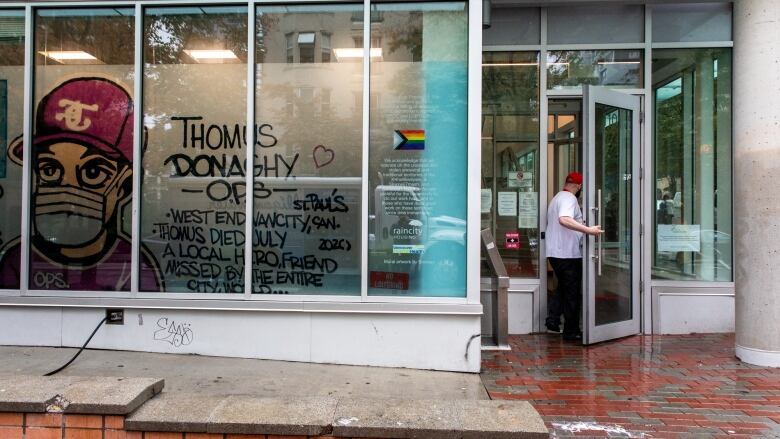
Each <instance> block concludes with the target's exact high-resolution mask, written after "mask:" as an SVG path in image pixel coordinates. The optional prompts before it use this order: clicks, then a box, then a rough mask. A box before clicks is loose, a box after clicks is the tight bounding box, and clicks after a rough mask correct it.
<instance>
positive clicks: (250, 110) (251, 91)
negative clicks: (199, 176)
mask: <svg viewBox="0 0 780 439" xmlns="http://www.w3.org/2000/svg"><path fill="white" fill-rule="evenodd" d="M256 12H257V11H256V10H255V2H254V1H250V2H249V5H248V7H247V14H246V15H247V48H248V50H247V54H246V127H247V129H246V133H247V136H246V150H245V151H244V154H245V158H246V169H250V170H251V171H249V172H247V173H246V189H245V191H246V196H245V197H244V203H245V205H244V213H245V214H246V222H245V223H244V236H245V239H244V298H246V299H251V298H252V288H253V287H252V278H253V277H254V276H253V273H252V269H253V264H252V262H254V261H252V255H253V252H252V250H253V249H252V242H253V239H252V233H253V230H252V228H253V227H254V224H255V222H254V213H255V203H254V201H255V182H254V179H255V173H254V169H255V148H256V147H257V145H255V136H256V135H257V130H255V129H254V126H255V96H256V95H257V86H256V84H255V81H256V75H255V24H256V22H257V21H256V20H257V16H256V15H255V14H256ZM250 127H252V128H251V129H250Z"/></svg>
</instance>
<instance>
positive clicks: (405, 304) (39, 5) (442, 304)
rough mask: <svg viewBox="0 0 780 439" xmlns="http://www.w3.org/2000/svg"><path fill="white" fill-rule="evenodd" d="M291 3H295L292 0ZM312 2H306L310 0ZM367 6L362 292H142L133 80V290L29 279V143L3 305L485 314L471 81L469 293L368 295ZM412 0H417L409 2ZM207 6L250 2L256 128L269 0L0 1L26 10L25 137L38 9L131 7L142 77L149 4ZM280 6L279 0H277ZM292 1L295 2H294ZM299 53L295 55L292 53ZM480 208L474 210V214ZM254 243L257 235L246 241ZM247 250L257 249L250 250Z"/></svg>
mask: <svg viewBox="0 0 780 439" xmlns="http://www.w3.org/2000/svg"><path fill="white" fill-rule="evenodd" d="M313 2H316V3H321V4H326V5H327V4H338V2H333V1H321V0H314V1H313ZM463 2H464V4H465V13H466V14H467V19H468V23H469V24H468V78H469V84H471V83H472V82H473V81H474V80H476V78H478V77H479V76H478V75H479V74H480V66H479V60H480V59H481V30H482V29H481V26H479V23H481V13H482V10H481V3H480V2H477V1H475V0H471V1H468V0H463ZM291 3H293V2H291ZM307 3H308V2H307ZM354 3H356V4H362V6H363V23H362V28H363V42H364V44H363V51H364V57H363V91H364V93H363V99H362V111H363V113H362V114H363V116H362V119H363V127H362V128H363V142H362V155H363V163H362V165H363V166H362V176H361V180H362V183H361V192H362V196H361V224H362V225H363V231H362V234H361V273H362V276H361V294H360V296H345V295H323V296H320V295H284V296H281V295H263V294H251V279H250V278H251V277H247V279H245V283H244V284H245V285H244V293H243V294H221V293H216V294H213V293H165V292H160V293H148V292H141V291H139V263H140V260H139V259H140V249H141V245H140V205H141V200H140V195H141V178H139V177H140V176H141V175H142V173H143V169H142V160H141V148H140V139H141V135H140V133H141V131H142V119H143V117H142V115H143V102H142V100H143V81H142V80H136V81H134V100H133V102H134V114H135V115H136V117H135V120H134V133H135V136H134V139H133V141H134V152H133V154H134V156H133V158H134V162H133V174H134V178H133V196H132V201H131V204H132V262H131V289H130V291H128V292H111V291H48V290H34V289H30V285H29V251H30V242H29V238H30V215H29V208H30V198H31V197H30V193H29V190H30V182H31V170H30V163H31V159H30V149H29V148H25V149H24V165H23V169H22V174H23V185H22V186H23V187H22V213H21V216H22V230H21V237H20V238H21V241H22V246H21V253H22V263H21V269H20V288H19V289H18V290H16V289H10V290H0V305H7V304H14V305H25V304H26V305H47V306H86V307H90V306H94V307H105V306H109V305H110V306H125V307H129V308H171V309H187V308H195V309H252V310H267V311H299V312H301V311H311V312H361V313H364V312H368V313H411V314H417V313H422V314H467V315H477V314H481V312H482V311H481V310H482V306H481V304H480V292H479V245H480V241H479V216H478V215H479V210H478V206H479V204H478V203H479V172H478V171H479V166H480V155H479V154H480V151H479V136H480V134H479V115H480V103H479V95H480V89H479V87H473V86H471V85H469V89H468V109H467V110H468V129H467V132H468V140H467V154H468V160H469V164H468V170H469V172H468V176H467V177H465V178H467V187H468V192H469V194H468V204H467V239H466V241H467V245H466V250H465V251H466V285H465V293H464V296H463V297H433V296H431V297H424V296H423V297H417V296H409V297H387V296H368V295H367V290H368V282H369V276H368V272H367V259H368V227H367V223H368V211H367V209H368V177H367V171H368V151H369V145H368V119H369V118H368V111H369V106H370V97H369V92H368V85H369V80H370V70H369V66H370V58H369V50H370V48H369V47H366V44H365V42H367V41H368V42H369V44H370V41H371V39H370V38H369V37H370V31H371V23H372V20H371V18H372V15H371V7H370V5H371V3H370V2H369V0H363V1H362V2H360V1H357V2H354ZM410 3H414V1H411V2H410ZM198 4H203V5H210V6H213V5H226V6H227V5H229V6H246V7H247V22H248V35H247V47H248V59H247V84H251V86H248V87H247V121H246V123H247V126H252V125H253V124H254V123H255V122H254V119H255V80H256V78H255V69H256V61H255V44H256V39H255V24H256V9H257V7H258V6H260V5H266V4H274V3H271V2H265V1H254V0H250V1H246V0H245V1H235V0H233V1H229V0H212V1H210V2H205V1H200V0H169V1H162V0H137V1H121V2H111V1H106V0H98V1H73V2H63V1H56V2H53V1H40V2H15V3H7V4H4V5H2V6H1V7H0V9H3V10H6V9H8V10H23V11H24V15H25V25H24V26H25V27H24V28H25V43H24V44H25V65H24V109H23V111H24V115H23V119H24V120H23V123H24V127H23V136H24V139H30V138H31V137H32V131H33V125H32V124H33V122H34V116H33V115H32V111H34V108H35V105H34V102H33V96H32V87H33V86H34V84H33V82H32V81H33V79H34V77H33V74H34V73H33V70H34V69H33V67H34V66H33V61H34V44H35V41H34V17H35V14H36V11H37V10H38V9H52V8H56V9H77V8H101V7H111V8H118V7H123V8H133V9H134V13H135V16H134V18H135V28H134V33H135V35H134V38H133V41H134V44H135V54H134V55H135V58H134V60H135V65H134V74H135V78H143V69H144V65H143V44H144V41H143V29H144V28H143V24H144V18H145V16H144V13H145V9H146V8H152V7H162V6H171V7H175V6H193V5H195V6H197V5H198ZM276 4H278V3H276ZM293 4H294V3H293ZM296 34H297V32H296V33H294V36H293V52H295V50H294V49H295V46H296V45H297V44H296V41H295V35H296ZM313 46H314V47H313V50H314V53H315V59H316V57H317V55H316V53H317V52H318V50H317V47H316V44H314V45H313ZM293 56H294V54H293ZM255 137H256V134H255V133H252V132H251V130H250V132H248V133H247V143H248V144H254V141H255ZM253 159H254V157H253V154H248V155H247V164H246V166H247V167H248V168H249V169H252V168H253V166H254V163H253V162H254V160H253ZM251 178H252V175H251V173H248V174H247V181H248V183H249V181H250V179H251ZM252 195H253V185H252V184H247V193H246V203H245V204H246V206H245V207H246V212H247V215H248V216H247V217H248V218H251V213H252V212H253V209H254V203H253V202H252V200H253V196H252ZM474 213H476V216H475V215H474ZM251 231H252V222H251V221H247V222H246V230H245V233H247V235H246V236H250V233H251ZM246 245H247V247H249V246H251V240H249V242H248V243H247V244H246ZM246 254H251V253H250V252H247V253H246ZM251 267H252V258H249V257H247V258H245V267H244V269H245V272H250V270H251Z"/></svg>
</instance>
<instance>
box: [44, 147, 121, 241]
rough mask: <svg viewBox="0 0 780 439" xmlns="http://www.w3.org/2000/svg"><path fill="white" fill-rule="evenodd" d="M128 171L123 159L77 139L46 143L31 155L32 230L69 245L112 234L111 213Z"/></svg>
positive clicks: (113, 220) (115, 208)
mask: <svg viewBox="0 0 780 439" xmlns="http://www.w3.org/2000/svg"><path fill="white" fill-rule="evenodd" d="M131 173H132V171H131V169H130V167H129V166H128V165H127V164H120V163H119V162H117V161H115V160H112V159H111V158H110V157H107V156H105V155H103V154H101V153H97V152H94V151H93V150H90V149H89V148H87V147H84V146H82V145H77V144H72V143H59V144H54V145H51V146H49V147H48V148H47V150H44V151H42V152H41V153H40V154H39V155H38V157H37V166H36V176H37V178H36V182H35V184H36V189H35V193H34V194H33V197H34V198H33V205H34V214H35V217H34V224H35V233H36V234H37V235H38V236H39V237H40V238H42V239H43V240H45V241H46V242H48V243H49V244H51V245H55V246H61V247H70V248H81V247H85V246H87V245H89V244H91V243H93V242H94V241H96V240H97V239H99V238H101V237H103V236H105V235H106V233H105V232H109V234H110V235H114V234H115V233H116V221H115V217H114V214H115V213H116V210H117V206H118V205H119V204H121V201H122V200H123V199H124V198H125V196H126V195H127V194H128V189H127V188H126V186H127V185H128V184H129V182H130V179H129V177H130V175H131ZM83 256H89V255H87V254H84V255H83Z"/></svg>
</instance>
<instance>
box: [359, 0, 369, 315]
mask: <svg viewBox="0 0 780 439" xmlns="http://www.w3.org/2000/svg"><path fill="white" fill-rule="evenodd" d="M365 23H371V2H370V0H363V24H364V25H363V107H362V110H363V114H362V123H363V130H362V131H363V133H362V139H361V140H362V151H363V152H362V154H361V166H360V169H361V171H360V172H361V181H360V226H361V228H362V230H361V233H360V239H361V243H360V273H361V276H360V297H361V300H367V299H368V278H369V276H370V275H369V272H368V238H369V236H368V235H369V233H368V211H369V209H371V206H369V201H368V200H369V196H368V192H369V181H370V178H369V175H368V173H369V158H370V154H371V137H370V134H371V115H370V114H369V113H368V112H369V110H370V109H371V25H370V24H369V25H368V26H366V25H365Z"/></svg>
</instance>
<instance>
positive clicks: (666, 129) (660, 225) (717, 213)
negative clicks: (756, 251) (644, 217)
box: [653, 48, 733, 281]
mask: <svg viewBox="0 0 780 439" xmlns="http://www.w3.org/2000/svg"><path fill="white" fill-rule="evenodd" d="M731 66H732V64H731V49H726V48H722V49H669V50H656V51H654V52H653V102H654V106H655V117H654V126H655V129H654V135H655V149H654V151H655V178H654V183H655V188H654V190H655V203H654V205H655V215H654V224H655V230H654V232H655V239H654V241H653V246H654V257H653V277H654V278H657V279H680V280H682V279H692V280H705V281H731V280H732V274H733V271H732V250H733V247H732V217H731V209H732V192H731V191H732V186H731V172H732V168H731Z"/></svg>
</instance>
